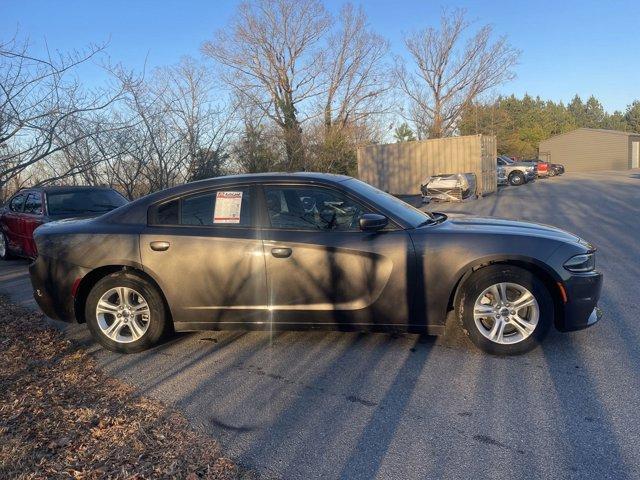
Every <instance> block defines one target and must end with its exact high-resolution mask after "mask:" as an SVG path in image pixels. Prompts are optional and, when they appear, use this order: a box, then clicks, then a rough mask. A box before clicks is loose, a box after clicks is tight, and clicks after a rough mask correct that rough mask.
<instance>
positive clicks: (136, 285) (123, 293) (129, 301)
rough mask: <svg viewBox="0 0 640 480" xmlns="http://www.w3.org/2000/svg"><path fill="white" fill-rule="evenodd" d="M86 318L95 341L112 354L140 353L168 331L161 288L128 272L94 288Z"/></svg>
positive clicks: (87, 304) (104, 279)
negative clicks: (123, 300)
mask: <svg viewBox="0 0 640 480" xmlns="http://www.w3.org/2000/svg"><path fill="white" fill-rule="evenodd" d="M122 297H125V298H126V301H125V302H124V304H123V303H122V301H121V300H120V299H121V298H122ZM98 302H100V305H98ZM145 305H146V307H145ZM85 318H86V319H87V326H88V327H89V330H90V331H91V335H92V336H93V338H94V339H95V340H96V341H97V342H98V343H100V344H101V345H102V346H103V347H105V348H106V349H107V350H111V351H112V352H120V353H135V352H141V351H142V350H146V349H148V348H151V347H152V346H154V345H156V344H157V343H158V341H159V340H160V339H161V338H162V337H163V335H164V334H165V332H167V331H168V330H169V328H168V327H167V323H168V316H167V312H166V309H165V306H164V301H163V299H162V296H161V294H160V292H159V291H158V289H157V288H156V287H155V286H154V285H152V284H151V283H149V282H148V281H147V280H145V279H143V278H141V277H139V276H138V275H135V274H132V273H128V272H116V273H113V274H111V275H108V276H106V277H104V278H102V279H101V280H99V281H98V282H97V283H96V284H95V285H94V287H93V288H92V289H91V292H89V295H88V296H87V301H86V303H85Z"/></svg>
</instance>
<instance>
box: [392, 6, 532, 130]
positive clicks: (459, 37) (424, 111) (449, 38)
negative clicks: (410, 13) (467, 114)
mask: <svg viewBox="0 0 640 480" xmlns="http://www.w3.org/2000/svg"><path fill="white" fill-rule="evenodd" d="M469 27H470V23H469V22H468V21H467V20H466V19H465V12H464V10H455V11H454V12H453V13H452V14H448V13H447V12H446V11H445V12H443V14H442V17H441V20H440V29H439V30H437V29H435V28H426V29H424V30H420V31H418V32H415V33H413V34H411V35H409V36H407V37H405V46H406V48H407V51H408V53H409V55H410V58H411V60H412V63H413V65H412V66H411V67H410V68H407V67H406V62H404V61H402V60H399V61H398V63H397V68H396V72H397V77H398V79H399V81H400V87H401V89H402V91H403V92H404V93H405V94H406V95H407V96H408V97H409V101H410V107H409V108H410V110H409V115H408V116H409V117H410V119H411V120H412V121H413V122H414V123H415V126H416V129H417V132H418V135H419V136H420V137H423V136H425V135H426V136H428V137H442V136H447V135H451V134H452V133H453V132H454V131H455V128H456V122H457V121H458V119H459V118H460V114H461V112H462V111H463V109H464V108H465V107H466V106H467V105H469V104H471V102H473V100H474V99H476V98H477V97H478V95H480V94H482V93H483V92H486V91H487V90H489V89H491V88H493V87H495V86H497V85H499V84H501V83H503V82H506V81H508V80H511V79H513V78H514V76H515V75H514V73H513V71H512V69H513V67H514V66H515V65H516V63H517V61H518V58H519V55H520V52H519V51H517V50H515V49H514V48H513V47H511V46H510V45H509V44H508V43H507V41H506V39H505V38H504V37H501V38H499V39H497V40H496V41H492V27H491V26H490V25H485V26H483V27H481V28H480V29H479V30H478V31H477V32H476V33H475V34H474V35H472V36H471V37H470V38H469V40H468V41H467V42H466V43H465V44H464V45H461V44H462V42H463V37H464V35H465V33H466V31H467V30H468V28H469Z"/></svg>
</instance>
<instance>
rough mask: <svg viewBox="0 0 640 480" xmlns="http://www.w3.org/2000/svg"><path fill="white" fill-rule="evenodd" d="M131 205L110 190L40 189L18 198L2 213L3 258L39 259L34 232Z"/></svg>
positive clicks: (19, 194)
mask: <svg viewBox="0 0 640 480" xmlns="http://www.w3.org/2000/svg"><path fill="white" fill-rule="evenodd" d="M126 203H128V201H127V199H126V198H125V197H123V196H122V195H120V194H119V193H118V192H117V191H115V190H114V189H112V188H108V187H39V188H26V189H23V190H20V191H18V192H17V193H16V194H14V195H13V196H12V197H11V198H10V199H9V201H8V202H7V203H6V204H5V205H4V207H2V208H1V209H0V230H1V234H0V258H2V259H3V260H5V259H8V258H10V257H11V256H13V255H19V256H23V257H29V258H34V257H35V256H36V255H37V250H36V245H35V243H34V242H33V231H34V230H35V229H36V228H38V226H40V225H42V224H43V223H46V222H51V221H54V220H62V219H65V218H82V217H96V216H98V215H102V214H103V213H106V212H108V211H110V210H113V209H114V208H117V207H120V206H122V205H124V204H126Z"/></svg>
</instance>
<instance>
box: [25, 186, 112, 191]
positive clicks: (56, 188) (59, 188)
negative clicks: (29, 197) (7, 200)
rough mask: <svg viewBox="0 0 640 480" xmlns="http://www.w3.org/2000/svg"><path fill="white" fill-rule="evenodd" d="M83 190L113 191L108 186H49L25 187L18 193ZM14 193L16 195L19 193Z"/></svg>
mask: <svg viewBox="0 0 640 480" xmlns="http://www.w3.org/2000/svg"><path fill="white" fill-rule="evenodd" d="M83 190H113V189H112V188H111V187H109V186H108V185H98V186H91V185H51V186H46V187H25V188H22V189H20V190H19V192H44V193H66V192H77V191H83ZM19 192H16V193H19Z"/></svg>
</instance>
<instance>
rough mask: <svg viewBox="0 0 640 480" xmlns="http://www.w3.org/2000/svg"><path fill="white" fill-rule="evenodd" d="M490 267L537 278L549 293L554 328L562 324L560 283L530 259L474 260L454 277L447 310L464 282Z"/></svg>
mask: <svg viewBox="0 0 640 480" xmlns="http://www.w3.org/2000/svg"><path fill="white" fill-rule="evenodd" d="M490 265H510V266H514V267H520V268H522V269H524V270H527V271H529V272H531V273H532V274H534V275H535V276H536V277H538V278H539V279H540V280H541V281H542V283H543V284H544V286H545V287H546V288H547V290H548V291H549V294H550V295H551V298H552V299H553V306H554V324H555V326H556V328H558V326H559V325H562V324H563V322H564V308H563V305H564V300H563V291H562V290H561V288H562V287H561V285H562V281H561V279H560V278H559V277H558V275H557V274H556V273H555V272H553V270H552V269H551V268H550V267H549V266H547V265H545V264H544V263H543V262H541V261H540V260H537V259H535V258H531V257H525V256H518V257H492V258H484V259H479V260H476V261H474V262H472V263H470V264H469V265H467V266H466V267H464V268H463V269H462V270H461V271H460V272H459V273H458V275H457V276H456V278H457V280H456V282H455V284H454V286H453V288H452V290H451V293H450V295H449V303H448V307H447V308H448V310H453V309H455V307H456V305H457V304H458V296H459V294H460V292H461V291H462V290H463V288H464V284H465V282H466V281H467V280H468V279H469V277H470V276H471V275H472V274H473V273H474V272H476V271H478V270H480V269H482V268H484V267H488V266H490Z"/></svg>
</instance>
